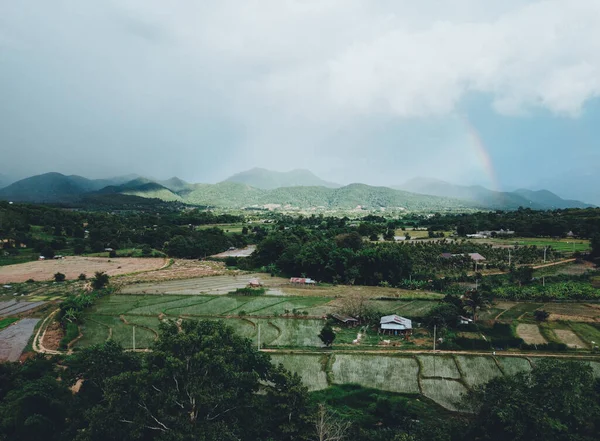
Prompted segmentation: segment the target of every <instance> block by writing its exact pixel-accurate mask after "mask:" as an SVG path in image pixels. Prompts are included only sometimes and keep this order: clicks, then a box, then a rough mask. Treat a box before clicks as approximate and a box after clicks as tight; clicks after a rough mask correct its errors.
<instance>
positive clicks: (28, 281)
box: [25, 279, 35, 283]
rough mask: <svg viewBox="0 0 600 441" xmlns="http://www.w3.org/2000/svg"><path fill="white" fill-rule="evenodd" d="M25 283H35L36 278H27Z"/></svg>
mask: <svg viewBox="0 0 600 441" xmlns="http://www.w3.org/2000/svg"><path fill="white" fill-rule="evenodd" d="M25 283H35V280H33V279H27V281H26V282H25Z"/></svg>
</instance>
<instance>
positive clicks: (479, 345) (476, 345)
mask: <svg viewBox="0 0 600 441" xmlns="http://www.w3.org/2000/svg"><path fill="white" fill-rule="evenodd" d="M453 343H454V344H455V345H456V346H458V347H459V348H460V349H466V350H489V349H491V348H492V345H491V343H490V342H489V341H485V340H483V339H478V338H466V337H455V338H454V339H453ZM449 344H450V342H449ZM443 345H444V344H443V343H442V345H441V346H440V347H442V346H443ZM446 346H447V345H446ZM443 349H450V348H448V347H443Z"/></svg>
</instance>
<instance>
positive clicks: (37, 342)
mask: <svg viewBox="0 0 600 441" xmlns="http://www.w3.org/2000/svg"><path fill="white" fill-rule="evenodd" d="M58 311H60V309H55V310H54V311H52V312H51V313H50V314H49V315H48V316H47V317H46V318H45V319H44V321H43V322H42V324H41V325H40V327H39V328H38V330H37V332H36V334H35V337H34V338H33V345H32V347H33V350H34V351H35V352H39V353H40V354H51V355H60V354H66V353H67V352H63V351H56V350H54V349H46V348H45V347H44V344H43V341H44V336H45V335H46V329H47V328H48V324H49V323H50V321H51V320H52V317H54V316H55V315H56V313H58Z"/></svg>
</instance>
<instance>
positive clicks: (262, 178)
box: [223, 168, 340, 190]
mask: <svg viewBox="0 0 600 441" xmlns="http://www.w3.org/2000/svg"><path fill="white" fill-rule="evenodd" d="M223 182H235V183H238V184H245V185H249V186H251V187H254V188H259V189H262V190H273V189H275V188H281V187H327V188H338V187H340V185H338V184H335V183H333V182H327V181H324V180H323V179H321V178H319V177H318V176H316V175H315V174H313V173H312V172H311V171H309V170H304V169H296V170H291V171H289V172H277V171H272V170H267V169H264V168H253V169H250V170H246V171H243V172H240V173H236V174H235V175H233V176H230V177H229V178H227V179H225V181H223Z"/></svg>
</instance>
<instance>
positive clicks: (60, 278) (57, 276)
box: [54, 273, 66, 282]
mask: <svg viewBox="0 0 600 441" xmlns="http://www.w3.org/2000/svg"><path fill="white" fill-rule="evenodd" d="M65 279H66V276H65V275H64V274H63V273H56V274H54V281H55V282H64V281H65Z"/></svg>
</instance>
